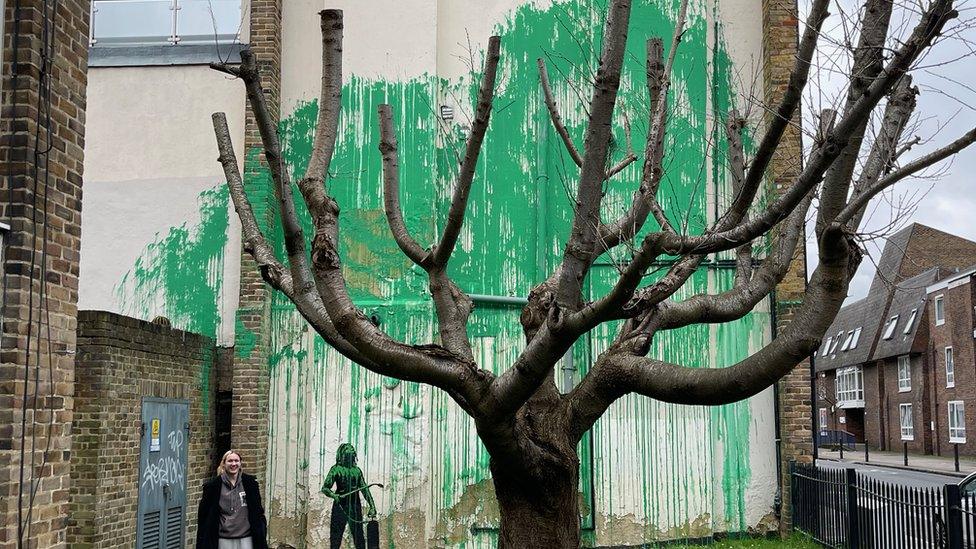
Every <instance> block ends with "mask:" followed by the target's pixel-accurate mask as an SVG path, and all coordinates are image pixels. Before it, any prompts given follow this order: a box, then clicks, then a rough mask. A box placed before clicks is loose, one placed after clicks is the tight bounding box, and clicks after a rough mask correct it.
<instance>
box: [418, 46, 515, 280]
mask: <svg viewBox="0 0 976 549" xmlns="http://www.w3.org/2000/svg"><path fill="white" fill-rule="evenodd" d="M500 44H501V39H500V38H499V37H497V36H492V37H491V38H489V39H488V52H487V55H486V57H485V68H484V71H483V72H482V74H481V87H480V88H479V90H478V105H477V107H476V109H475V117H474V123H473V124H472V125H471V134H470V135H469V136H468V144H467V147H466V149H465V152H464V160H462V162H461V169H460V171H459V173H458V178H457V182H456V183H455V185H454V196H453V197H452V198H451V209H450V210H449V211H448V213H447V225H446V226H445V227H444V234H443V235H442V236H441V241H440V243H439V244H438V245H437V246H436V247H435V248H434V251H433V260H432V261H433V264H434V265H438V266H441V267H444V266H446V265H447V260H448V259H450V257H451V254H452V253H453V252H454V245H455V244H456V243H457V239H458V235H459V234H461V225H462V224H463V223H464V211H465V209H466V208H467V206H468V195H469V193H470V191H471V182H472V181H473V180H474V171H475V167H476V166H477V165H478V156H479V155H480V154H481V144H482V142H484V139H485V132H486V131H488V121H489V119H490V118H491V104H492V100H493V99H494V97H495V78H496V74H497V72H498V59H499V48H500Z"/></svg>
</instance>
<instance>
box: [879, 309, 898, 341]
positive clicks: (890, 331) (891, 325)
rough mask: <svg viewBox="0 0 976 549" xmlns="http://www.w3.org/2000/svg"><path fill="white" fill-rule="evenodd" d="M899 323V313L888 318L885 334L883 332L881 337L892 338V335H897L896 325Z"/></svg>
mask: <svg viewBox="0 0 976 549" xmlns="http://www.w3.org/2000/svg"><path fill="white" fill-rule="evenodd" d="M897 325H898V315H894V316H892V317H891V318H889V319H888V323H887V324H885V328H884V334H882V336H881V339H891V336H893V335H895V326H897Z"/></svg>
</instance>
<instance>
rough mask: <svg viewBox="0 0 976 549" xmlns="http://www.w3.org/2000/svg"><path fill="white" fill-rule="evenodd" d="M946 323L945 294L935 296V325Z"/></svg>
mask: <svg viewBox="0 0 976 549" xmlns="http://www.w3.org/2000/svg"><path fill="white" fill-rule="evenodd" d="M943 324H945V296H943V295H937V296H935V325H936V326H942V325H943Z"/></svg>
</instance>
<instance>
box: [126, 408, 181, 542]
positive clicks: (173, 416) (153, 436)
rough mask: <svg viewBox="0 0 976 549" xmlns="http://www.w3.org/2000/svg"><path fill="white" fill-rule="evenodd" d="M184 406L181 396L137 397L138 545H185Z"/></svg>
mask: <svg viewBox="0 0 976 549" xmlns="http://www.w3.org/2000/svg"><path fill="white" fill-rule="evenodd" d="M189 409H190V405H189V403H188V402H187V401H185V400H168V399H160V398H143V399H142V425H141V427H140V432H141V437H140V442H139V448H140V450H139V511H138V512H139V515H138V519H137V530H136V548H137V549H182V548H183V547H184V546H185V544H184V534H185V531H186V527H185V521H186V466H187V463H186V460H187V446H188V443H189V438H190V423H189Z"/></svg>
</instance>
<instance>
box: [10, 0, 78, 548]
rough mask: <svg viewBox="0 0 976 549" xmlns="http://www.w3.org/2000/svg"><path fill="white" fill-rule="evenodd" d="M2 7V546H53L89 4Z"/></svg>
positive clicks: (62, 502) (60, 508) (69, 399)
mask: <svg viewBox="0 0 976 549" xmlns="http://www.w3.org/2000/svg"><path fill="white" fill-rule="evenodd" d="M0 6H2V10H3V11H2V14H3V24H2V25H0V45H2V46H0V49H2V52H0V60H2V63H0V77H2V78H0V135H2V138H0V222H2V231H0V232H2V237H3V238H2V240H3V242H2V245H3V305H2V309H0V316H2V319H0V320H2V341H0V348H2V350H0V548H3V549H7V548H13V547H20V546H22V547H28V548H34V547H37V548H45V549H46V548H63V547H66V541H65V534H66V530H65V527H66V522H67V516H68V499H69V497H68V491H69V489H70V485H71V481H70V479H69V476H70V474H71V467H70V460H71V451H72V443H71V434H72V433H71V422H72V417H73V413H74V395H75V393H74V386H73V382H74V379H75V377H76V376H75V373H76V371H75V364H74V357H73V356H72V355H73V353H74V350H75V337H76V336H75V328H76V311H77V309H76V304H77V300H78V276H79V249H80V247H81V244H80V239H81V225H80V224H81V216H80V214H81V186H82V183H81V181H82V165H83V163H84V147H85V106H86V84H87V74H86V73H87V70H86V69H87V57H88V15H89V3H88V2H87V1H86V0H64V1H63V2H54V3H52V2H45V1H41V0H18V1H16V2H14V1H7V2H3V3H0Z"/></svg>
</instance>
